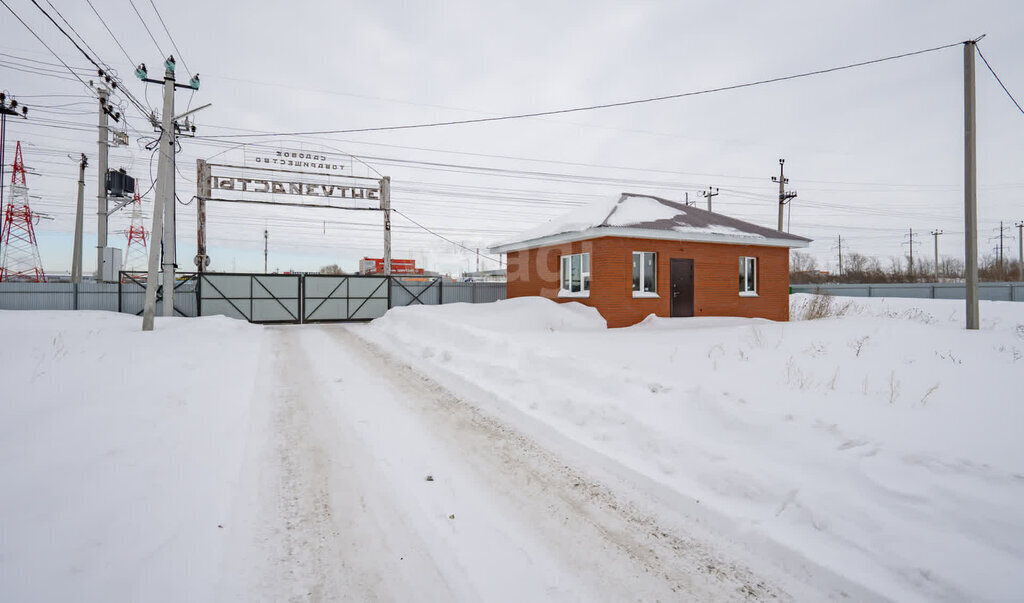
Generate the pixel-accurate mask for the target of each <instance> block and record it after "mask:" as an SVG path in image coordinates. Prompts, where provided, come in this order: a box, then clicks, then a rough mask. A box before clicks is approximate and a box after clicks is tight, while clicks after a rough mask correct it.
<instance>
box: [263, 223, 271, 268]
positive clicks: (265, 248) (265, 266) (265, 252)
mask: <svg viewBox="0 0 1024 603" xmlns="http://www.w3.org/2000/svg"><path fill="white" fill-rule="evenodd" d="M269 237H270V235H269V233H267V229H266V228H264V229H263V274H267V241H268V240H269Z"/></svg>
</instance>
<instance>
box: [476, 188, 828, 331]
mask: <svg viewBox="0 0 1024 603" xmlns="http://www.w3.org/2000/svg"><path fill="white" fill-rule="evenodd" d="M809 243H810V239H806V238H804V237H799V236H796V235H791V234H788V233H785V232H780V231H778V230H774V229H771V228H765V227H762V226H757V225H756V224H751V223H749V222H744V221H742V220H737V219H735V218H730V217H728V216H723V215H721V214H717V213H712V212H710V211H706V210H703V209H698V208H696V207H689V206H685V205H682V204H680V203H675V202H673V201H667V200H665V199H660V198H658V197H653V196H650V195H638V194H632V193H622V195H621V196H619V197H618V198H612V199H609V200H607V201H601V202H598V203H595V204H592V205H589V206H585V207H582V208H579V209H577V210H574V211H572V212H570V213H568V214H566V215H565V216H563V217H561V218H557V219H555V220H552V221H551V222H549V223H547V224H543V225H541V226H538V227H536V228H534V229H531V230H529V231H527V232H524V233H522V234H520V235H519V236H517V237H515V238H513V239H511V240H508V241H504V242H502V243H500V244H498V245H495V246H494V247H492V248H491V252H492V253H504V254H507V257H508V262H507V266H508V297H510V298H511V297H522V296H542V297H547V298H549V299H553V300H555V301H577V302H580V303H583V304H586V305H588V306H593V307H594V308H597V310H598V311H599V312H600V313H601V315H602V316H604V318H605V320H607V321H608V326H610V327H624V326H629V325H632V324H636V323H638V322H640V321H641V320H643V319H644V318H645V317H646V316H648V315H650V314H654V315H657V316H746V317H761V318H769V319H772V320H788V319H789V250H790V248H793V247H807V245H808V244H809Z"/></svg>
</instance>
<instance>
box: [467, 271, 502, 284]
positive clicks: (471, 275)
mask: <svg viewBox="0 0 1024 603" xmlns="http://www.w3.org/2000/svg"><path fill="white" fill-rule="evenodd" d="M462 280H463V281H466V282H473V283H504V282H505V280H506V274H505V270H504V269H502V270H478V271H476V272H463V273H462Z"/></svg>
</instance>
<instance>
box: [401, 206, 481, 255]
mask: <svg viewBox="0 0 1024 603" xmlns="http://www.w3.org/2000/svg"><path fill="white" fill-rule="evenodd" d="M391 211H393V212H395V213H396V214H398V215H400V216H402V217H403V218H405V219H406V220H408V221H410V222H412V223H413V224H415V225H416V226H419V227H420V228H422V229H423V230H425V231H427V232H429V233H430V234H432V235H434V236H435V237H438V238H440V239H444V240H445V241H448V242H449V243H451V244H452V245H455V246H456V247H461V248H462V249H465V250H466V251H470V252H473V253H477V251H476V250H475V249H470V248H469V247H466V246H465V245H462V244H460V243H456V242H455V241H453V240H451V239H449V238H448V237H446V236H444V235H442V234H438V233H436V232H434V231H433V230H430V229H429V228H427V227H426V226H424V225H422V224H420V223H419V222H417V221H416V220H413V219H412V218H410V217H409V216H407V215H405V214H403V213H402V212H400V211H398V210H397V209H395V208H391ZM481 257H484V258H487V259H488V260H491V261H492V262H497V263H498V265H499V266H500V265H501V260H499V259H495V258H492V257H490V256H486V255H485V256H481Z"/></svg>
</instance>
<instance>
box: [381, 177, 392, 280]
mask: <svg viewBox="0 0 1024 603" xmlns="http://www.w3.org/2000/svg"><path fill="white" fill-rule="evenodd" d="M380 204H381V208H382V209H383V210H384V276H391V176H384V177H383V178H381V179H380Z"/></svg>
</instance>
